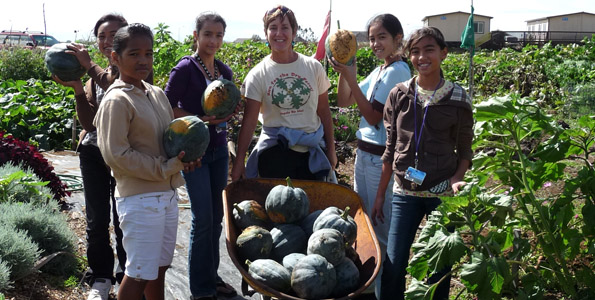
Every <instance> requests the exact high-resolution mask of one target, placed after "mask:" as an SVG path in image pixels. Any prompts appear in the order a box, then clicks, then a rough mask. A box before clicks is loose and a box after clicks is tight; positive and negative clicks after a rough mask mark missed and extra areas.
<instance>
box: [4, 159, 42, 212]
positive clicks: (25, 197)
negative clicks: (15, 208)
mask: <svg viewBox="0 0 595 300" xmlns="http://www.w3.org/2000/svg"><path fill="white" fill-rule="evenodd" d="M47 184H48V182H41V180H40V179H39V178H38V177H37V176H36V175H35V174H34V173H33V172H31V171H30V170H28V169H26V168H25V170H23V169H22V168H21V167H17V166H14V165H13V164H12V163H7V164H4V165H0V203H3V202H32V203H36V204H45V203H48V202H49V201H50V200H51V199H52V198H53V196H52V191H51V190H50V189H48V188H47V187H45V185H47Z"/></svg>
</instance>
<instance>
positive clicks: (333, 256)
mask: <svg viewBox="0 0 595 300" xmlns="http://www.w3.org/2000/svg"><path fill="white" fill-rule="evenodd" d="M345 246H346V244H345V239H344V238H343V235H342V234H341V233H340V232H339V231H338V230H336V229H332V228H323V229H320V230H317V231H314V233H312V235H311V236H310V238H309V239H308V251H307V253H308V255H310V254H320V255H322V256H324V258H326V260H328V261H329V262H330V263H331V264H333V265H335V264H338V263H339V262H341V261H342V260H343V258H344V257H345Z"/></svg>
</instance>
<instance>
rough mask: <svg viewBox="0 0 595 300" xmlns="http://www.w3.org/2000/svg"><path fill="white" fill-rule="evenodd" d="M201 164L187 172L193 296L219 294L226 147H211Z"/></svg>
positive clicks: (190, 276)
mask: <svg viewBox="0 0 595 300" xmlns="http://www.w3.org/2000/svg"><path fill="white" fill-rule="evenodd" d="M201 163H202V166H201V167H200V168H196V169H194V171H193V172H188V173H184V172H182V175H183V176H184V179H185V180H186V190H187V191H188V198H190V208H191V211H192V227H191V228H190V247H189V249H188V251H189V254H188V273H189V274H188V275H189V276H188V277H189V280H190V292H191V293H192V296H193V297H202V296H213V295H217V290H216V283H217V280H218V279H220V278H219V276H218V275H217V269H218V268H219V237H220V236H221V231H222V229H223V227H222V226H221V222H222V220H223V195H222V192H223V189H224V188H225V186H226V185H227V175H228V174H227V173H228V168H229V153H228V152H227V146H221V147H217V148H215V149H208V150H207V152H206V153H205V154H204V155H203V157H202V159H201Z"/></svg>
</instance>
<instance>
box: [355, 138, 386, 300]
mask: <svg viewBox="0 0 595 300" xmlns="http://www.w3.org/2000/svg"><path fill="white" fill-rule="evenodd" d="M354 169H355V170H354V178H355V180H354V184H353V189H354V190H355V192H356V193H357V194H358V195H359V196H360V197H361V198H362V202H363V204H364V208H365V211H366V213H367V214H368V216H370V217H371V215H369V214H370V213H371V212H372V208H374V202H375V200H376V191H377V190H378V183H379V182H380V174H381V173H382V158H381V157H380V156H379V155H375V154H372V153H369V152H366V151H362V150H361V149H357V150H356V156H355V168H354ZM393 183H394V179H393V178H392V176H391V179H390V182H389V183H388V187H387V188H386V193H385V195H384V197H385V198H384V206H383V207H382V212H383V213H384V220H385V222H384V223H382V222H380V221H379V222H377V224H376V225H375V226H374V233H375V234H376V238H377V239H378V244H380V254H381V256H382V261H384V260H385V258H384V256H385V254H386V244H387V241H388V232H389V229H390V220H391V199H392V194H393ZM381 277H382V268H380V271H379V272H378V275H377V277H376V280H375V281H374V282H375V290H376V296H377V297H378V295H379V294H380V285H381V281H380V278H381Z"/></svg>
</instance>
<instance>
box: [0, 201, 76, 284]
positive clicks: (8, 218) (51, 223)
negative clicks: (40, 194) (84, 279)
mask: <svg viewBox="0 0 595 300" xmlns="http://www.w3.org/2000/svg"><path fill="white" fill-rule="evenodd" d="M0 223H1V224H5V225H8V226H13V227H14V228H16V229H17V230H20V231H22V232H23V233H25V234H27V235H28V236H29V237H30V238H31V240H32V241H33V242H35V243H37V245H38V246H39V249H40V250H41V255H42V256H47V255H50V254H52V253H55V252H60V251H64V252H68V253H74V249H75V246H74V245H75V241H76V236H75V234H74V233H73V232H72V231H71V230H70V228H68V224H67V222H66V218H65V216H64V215H62V214H61V213H60V212H59V210H58V209H57V207H52V206H51V205H44V206H35V205H33V204H31V203H24V204H20V205H19V204H10V203H5V204H0ZM76 268H77V260H76V258H75V257H74V256H72V255H58V256H56V257H55V258H53V259H52V260H50V261H49V262H48V263H47V264H46V265H45V266H43V267H42V268H41V270H42V271H43V272H46V273H51V274H56V275H69V274H72V273H74V272H75V271H76Z"/></svg>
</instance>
